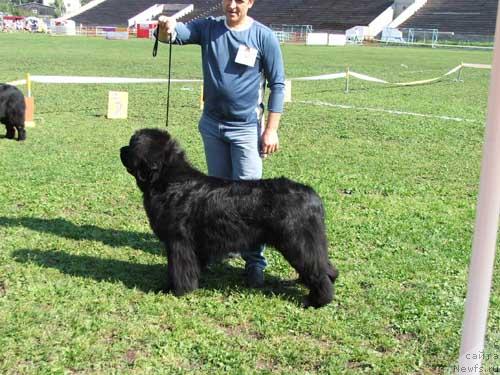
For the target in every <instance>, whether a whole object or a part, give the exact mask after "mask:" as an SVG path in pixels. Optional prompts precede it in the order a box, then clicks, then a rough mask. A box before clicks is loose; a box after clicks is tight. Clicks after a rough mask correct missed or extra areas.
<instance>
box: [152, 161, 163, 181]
mask: <svg viewBox="0 0 500 375" xmlns="http://www.w3.org/2000/svg"><path fill="white" fill-rule="evenodd" d="M150 170H151V176H150V178H151V183H152V184H154V183H155V182H157V181H158V180H159V179H160V176H161V163H159V162H156V161H155V162H153V163H152V164H151V166H150Z"/></svg>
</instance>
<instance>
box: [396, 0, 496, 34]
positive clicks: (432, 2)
mask: <svg viewBox="0 0 500 375" xmlns="http://www.w3.org/2000/svg"><path fill="white" fill-rule="evenodd" d="M497 7H498V1H497V0H476V1H470V0H428V1H427V4H426V5H425V6H424V7H422V8H421V9H420V10H419V11H418V12H417V13H416V14H415V15H414V16H413V17H411V18H410V19H409V20H408V21H406V22H405V23H403V24H402V25H400V28H425V29H438V30H439V31H440V32H454V33H463V34H464V33H470V34H480V35H493V34H495V25H496V14H497Z"/></svg>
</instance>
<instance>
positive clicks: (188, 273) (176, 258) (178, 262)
mask: <svg viewBox="0 0 500 375" xmlns="http://www.w3.org/2000/svg"><path fill="white" fill-rule="evenodd" d="M167 259H168V265H167V270H168V289H169V290H170V291H171V292H172V293H173V294H175V295H176V296H182V295H184V294H186V293H189V292H191V291H193V290H195V289H198V281H199V278H200V265H199V262H198V259H197V257H196V254H195V252H194V249H193V247H192V246H191V245H190V244H189V242H188V241H183V240H175V241H170V242H169V243H168V245H167Z"/></svg>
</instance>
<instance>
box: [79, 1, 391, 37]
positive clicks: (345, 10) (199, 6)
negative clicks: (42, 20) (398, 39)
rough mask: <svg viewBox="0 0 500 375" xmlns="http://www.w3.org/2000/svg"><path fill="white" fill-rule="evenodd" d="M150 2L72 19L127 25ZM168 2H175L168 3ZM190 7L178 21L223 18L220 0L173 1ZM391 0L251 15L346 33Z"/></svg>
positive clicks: (110, 6) (260, 8) (117, 4)
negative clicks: (212, 17) (191, 9)
mask: <svg viewBox="0 0 500 375" xmlns="http://www.w3.org/2000/svg"><path fill="white" fill-rule="evenodd" d="M157 3H158V1H152V0H137V1H124V0H107V1H104V2H103V3H101V4H99V5H97V6H96V7H94V8H92V9H90V10H88V11H86V12H84V13H82V14H79V15H77V16H75V17H73V18H71V19H72V20H74V21H75V22H76V23H77V24H80V23H81V24H83V25H94V26H95V25H99V26H127V20H128V19H129V18H132V17H134V16H135V15H137V14H138V13H140V12H142V11H144V10H146V9H147V8H149V7H151V6H153V5H155V4H157ZM169 3H174V1H171V2H169ZM175 3H177V4H193V5H194V11H193V12H191V13H189V14H188V15H186V16H184V17H183V18H182V19H181V21H184V22H188V21H190V20H193V19H196V18H198V17H206V16H220V15H222V9H221V6H220V4H221V0H175ZM392 3H393V1H392V0H359V1H357V2H353V1H351V0H257V1H255V3H254V6H253V8H252V9H251V11H250V15H251V16H252V17H254V18H255V19H257V20H259V21H260V22H262V23H264V24H265V25H271V24H276V25H282V24H287V25H311V26H312V28H313V30H315V31H342V32H343V31H345V30H347V29H349V28H351V27H352V26H357V25H364V26H366V25H368V24H369V23H370V22H371V21H372V20H373V19H374V18H375V17H377V16H378V15H379V14H380V13H381V12H383V11H384V10H385V9H387V8H388V7H389V6H390V5H391V4H392Z"/></svg>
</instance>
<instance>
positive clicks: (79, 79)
mask: <svg viewBox="0 0 500 375" xmlns="http://www.w3.org/2000/svg"><path fill="white" fill-rule="evenodd" d="M462 68H473V69H491V65H486V64H469V63H462V64H460V65H458V66H456V67H454V68H453V69H451V70H450V71H449V72H447V73H445V74H443V75H442V76H439V77H436V78H430V79H425V80H421V81H412V82H392V83H391V82H388V81H385V80H383V79H380V78H375V77H371V76H368V75H365V74H361V73H356V72H353V71H349V72H342V73H333V74H323V75H319V76H311V77H298V78H291V79H290V80H291V81H321V80H329V79H339V78H346V77H351V76H352V77H354V78H358V79H360V80H363V81H369V82H375V83H383V84H388V85H395V86H414V85H422V84H425V83H431V82H437V81H439V80H441V79H443V78H444V77H446V76H449V75H450V74H453V73H455V72H457V71H459V70H460V69H462ZM31 81H32V82H38V83H83V84H89V83H93V84H96V83H165V82H168V80H167V79H162V78H126V77H83V76H31ZM171 82H202V80H201V79H172V80H171ZM8 84H10V85H14V86H20V85H25V84H26V80H25V79H21V80H18V81H12V82H8Z"/></svg>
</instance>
